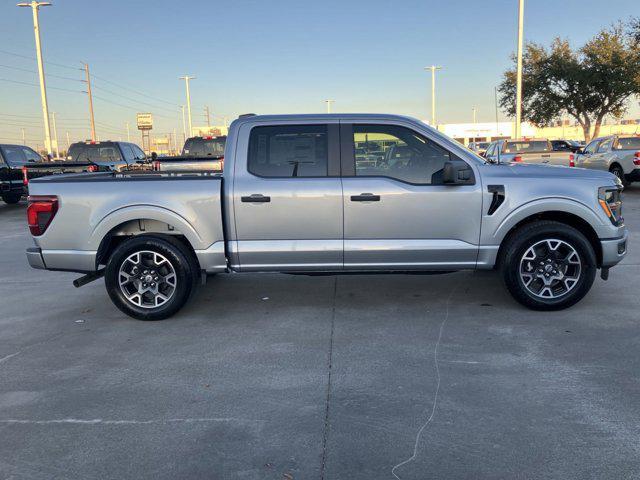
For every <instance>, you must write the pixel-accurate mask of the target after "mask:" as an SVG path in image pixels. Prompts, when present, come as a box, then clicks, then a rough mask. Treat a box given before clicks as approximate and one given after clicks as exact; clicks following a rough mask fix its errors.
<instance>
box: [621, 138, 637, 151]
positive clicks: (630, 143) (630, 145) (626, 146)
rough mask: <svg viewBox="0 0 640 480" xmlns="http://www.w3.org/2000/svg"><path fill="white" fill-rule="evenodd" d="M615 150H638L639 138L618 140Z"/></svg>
mask: <svg viewBox="0 0 640 480" xmlns="http://www.w3.org/2000/svg"><path fill="white" fill-rule="evenodd" d="M616 149H617V150H640V137H626V138H619V139H618V145H616Z"/></svg>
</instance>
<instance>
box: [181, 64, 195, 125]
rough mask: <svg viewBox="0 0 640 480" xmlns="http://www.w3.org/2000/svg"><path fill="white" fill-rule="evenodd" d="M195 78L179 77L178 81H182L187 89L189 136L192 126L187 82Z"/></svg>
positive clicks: (189, 93)
mask: <svg viewBox="0 0 640 480" xmlns="http://www.w3.org/2000/svg"><path fill="white" fill-rule="evenodd" d="M194 78H196V77H190V76H189V75H185V76H184V77H180V80H184V84H185V86H186V87H187V113H188V114H189V136H191V135H193V124H192V120H191V92H190V91H189V80H193V79H194Z"/></svg>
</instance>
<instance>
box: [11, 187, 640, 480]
mask: <svg viewBox="0 0 640 480" xmlns="http://www.w3.org/2000/svg"><path fill="white" fill-rule="evenodd" d="M624 199H625V202H626V203H625V210H624V214H625V217H626V219H627V224H628V225H629V228H630V230H631V240H630V245H629V254H628V256H627V258H626V259H625V261H624V263H623V264H622V265H620V266H618V267H616V268H615V269H613V270H612V271H611V278H610V280H609V281H607V282H604V281H602V280H600V279H597V281H596V284H595V285H594V288H593V289H592V291H591V293H590V294H589V295H588V296H587V298H586V299H585V300H583V301H582V302H581V303H580V304H578V305H577V306H575V307H573V308H571V309H569V310H566V311H562V312H555V313H539V312H532V311H528V310H526V309H524V308H523V307H521V306H520V305H518V304H516V303H515V302H514V301H513V300H512V299H511V298H510V297H509V295H508V294H507V292H506V291H505V289H504V288H503V286H502V284H501V282H500V280H499V278H498V276H497V275H496V274H495V273H493V272H476V273H473V272H463V273H456V274H448V275H433V276H419V275H381V276H343V277H332V276H326V277H304V276H287V275H234V276H218V277H214V278H211V279H210V280H209V283H208V284H207V285H206V286H205V287H202V288H201V289H200V291H199V292H198V294H197V296H196V298H194V299H193V301H192V302H191V303H190V304H189V305H188V307H187V308H186V309H185V310H183V311H182V312H181V313H180V314H179V315H177V316H176V317H174V318H172V319H170V320H166V321H162V322H147V323H145V322H140V321H135V320H132V319H130V318H128V317H126V316H124V315H123V314H122V313H120V311H118V310H117V309H116V308H115V307H114V306H112V304H111V302H110V301H109V299H108V297H107V294H106V292H105V290H104V285H103V283H102V281H98V282H95V283H92V284H90V285H88V286H86V287H83V288H81V289H75V288H74V287H73V286H72V285H71V281H72V280H73V279H74V278H76V277H77V275H74V274H69V273H54V272H41V271H36V270H31V269H30V268H29V267H28V265H27V263H26V260H25V257H24V250H25V248H26V247H27V246H29V245H30V242H31V240H30V238H29V236H28V230H27V228H26V222H25V213H24V209H25V205H24V203H22V204H20V205H16V206H9V205H5V204H0V299H1V303H0V478H2V479H23V478H26V479H51V478H56V479H62V478H73V479H124V478H127V479H129V478H135V479H147V478H149V479H151V478H153V479H182V478H189V479H191V478H195V479H236V478H239V479H285V480H291V479H378V478H381V479H384V478H390V479H393V478H396V477H397V478H400V479H424V478H438V479H443V478H451V479H453V478H455V479H460V478H469V479H476V478H492V479H503V478H521V479H538V478H540V479H542V478H544V479H549V478H554V479H555V478H557V479H588V478H593V479H603V478H616V479H631V478H639V477H640V440H639V436H638V435H639V433H638V432H640V408H638V407H639V406H640V373H639V372H640V313H639V312H640V271H639V266H640V186H634V187H631V188H629V189H628V190H627V191H626V192H625V194H624ZM436 348H437V359H438V362H437V364H436V362H435V359H436V356H435V353H436V352H435V349H436ZM436 395H437V397H436ZM436 398H437V402H436V403H435V405H434V399H436ZM414 453H415V454H414ZM407 460H409V461H407ZM397 465H399V466H398V467H397V468H395V470H393V472H392V469H394V467H395V466H397ZM394 475H395V477H394Z"/></svg>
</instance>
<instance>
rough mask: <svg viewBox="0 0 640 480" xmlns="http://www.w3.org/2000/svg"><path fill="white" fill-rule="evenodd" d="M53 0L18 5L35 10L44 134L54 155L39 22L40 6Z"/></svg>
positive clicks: (47, 144)
mask: <svg viewBox="0 0 640 480" xmlns="http://www.w3.org/2000/svg"><path fill="white" fill-rule="evenodd" d="M50 5H51V2H36V1H31V2H22V3H18V4H17V6H18V7H31V10H32V12H33V32H34V35H35V37H36V56H37V58H38V76H39V77H40V97H41V99H42V116H43V117H44V136H45V147H46V148H47V153H48V154H49V155H53V149H52V148H51V128H50V126H49V104H48V103H47V87H46V85H45V81H44V64H43V62H42V46H41V45H40V24H39V22H38V10H39V8H40V7H48V6H50Z"/></svg>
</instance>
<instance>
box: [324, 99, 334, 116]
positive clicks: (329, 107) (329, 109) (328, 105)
mask: <svg viewBox="0 0 640 480" xmlns="http://www.w3.org/2000/svg"><path fill="white" fill-rule="evenodd" d="M335 102H336V101H335V100H329V99H327V100H325V101H324V103H326V104H327V113H331V104H332V103H335Z"/></svg>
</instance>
